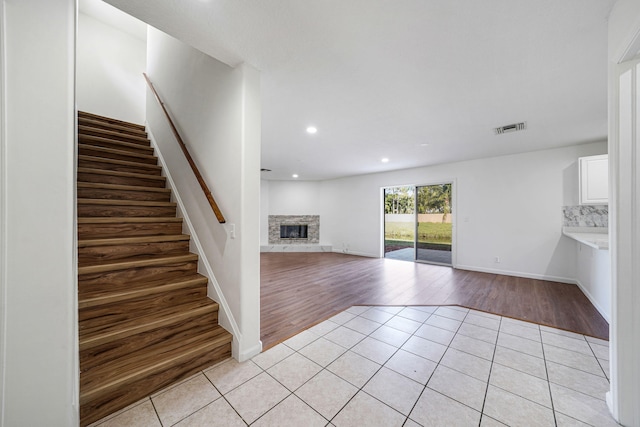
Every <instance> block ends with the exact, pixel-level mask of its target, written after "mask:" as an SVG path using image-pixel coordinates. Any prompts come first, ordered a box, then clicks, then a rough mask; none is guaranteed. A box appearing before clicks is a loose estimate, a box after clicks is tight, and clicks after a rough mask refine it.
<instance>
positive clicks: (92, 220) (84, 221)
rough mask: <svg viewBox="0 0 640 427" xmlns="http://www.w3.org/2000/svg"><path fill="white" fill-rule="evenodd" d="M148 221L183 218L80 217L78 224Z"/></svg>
mask: <svg viewBox="0 0 640 427" xmlns="http://www.w3.org/2000/svg"><path fill="white" fill-rule="evenodd" d="M146 222H152V223H155V222H182V218H178V217H174V216H158V217H130V216H122V217H115V216H113V217H112V216H109V217H100V216H95V217H80V218H78V224H123V223H146Z"/></svg>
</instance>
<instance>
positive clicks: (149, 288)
mask: <svg viewBox="0 0 640 427" xmlns="http://www.w3.org/2000/svg"><path fill="white" fill-rule="evenodd" d="M208 281H209V279H208V278H206V277H205V276H203V275H201V274H192V275H189V276H185V277H178V278H175V279H173V280H166V279H163V280H161V281H156V282H155V283H153V282H143V283H132V284H131V286H130V287H129V288H127V289H126V290H121V291H111V290H98V291H93V292H86V293H84V294H82V296H80V297H79V298H78V308H79V309H85V308H90V307H95V306H98V305H104V304H111V303H113V302H118V301H125V300H128V299H132V298H138V297H141V296H147V295H153V294H161V293H164V292H170V291H172V290H175V289H182V288H187V287H192V286H206V285H207V282H208Z"/></svg>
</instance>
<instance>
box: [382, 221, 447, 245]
mask: <svg viewBox="0 0 640 427" xmlns="http://www.w3.org/2000/svg"><path fill="white" fill-rule="evenodd" d="M414 233H415V231H414V225H413V224H412V223H410V222H387V223H385V228H384V239H385V240H397V241H404V242H413V240H414V238H413V237H414ZM418 243H444V244H451V224H447V223H444V224H443V223H434V222H421V223H420V224H419V225H418Z"/></svg>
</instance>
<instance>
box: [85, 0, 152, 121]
mask: <svg viewBox="0 0 640 427" xmlns="http://www.w3.org/2000/svg"><path fill="white" fill-rule="evenodd" d="M105 7H108V8H111V9H113V11H114V12H113V13H118V14H122V15H125V14H124V12H120V11H119V10H117V9H115V8H112V7H111V6H108V5H105ZM125 16H126V15H125ZM127 19H128V20H127V21H124V22H129V20H133V21H134V22H133V24H135V22H136V21H137V20H136V19H135V18H133V17H129V16H127ZM137 23H138V24H139V25H144V24H142V23H140V22H139V21H137ZM146 55H147V45H146V40H142V39H139V38H137V37H134V36H133V35H131V34H130V33H127V32H125V31H123V30H121V29H118V28H115V27H113V26H111V25H108V24H106V23H104V22H102V21H99V20H97V19H96V18H94V17H92V16H89V15H86V14H84V13H80V14H78V49H77V81H76V85H77V102H78V109H79V110H81V111H87V112H90V113H94V114H100V115H103V116H107V117H112V118H114V119H118V120H124V121H127V122H133V123H138V124H143V123H144V119H145V90H146V86H145V82H144V78H143V77H142V73H143V72H144V71H145V69H146V59H147V58H146Z"/></svg>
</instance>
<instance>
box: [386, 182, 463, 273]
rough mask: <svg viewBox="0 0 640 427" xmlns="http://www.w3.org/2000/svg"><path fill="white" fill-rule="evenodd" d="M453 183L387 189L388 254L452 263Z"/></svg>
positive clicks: (415, 259) (400, 258)
mask: <svg viewBox="0 0 640 427" xmlns="http://www.w3.org/2000/svg"><path fill="white" fill-rule="evenodd" d="M451 194H452V184H451V183H444V184H433V185H422V186H403V187H391V188H386V189H384V207H383V209H384V256H385V258H392V259H399V260H405V261H418V262H428V263H433V264H444V265H451V264H452V258H451V253H452V250H451V249H452V232H453V229H452V215H453V210H452V197H451Z"/></svg>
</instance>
